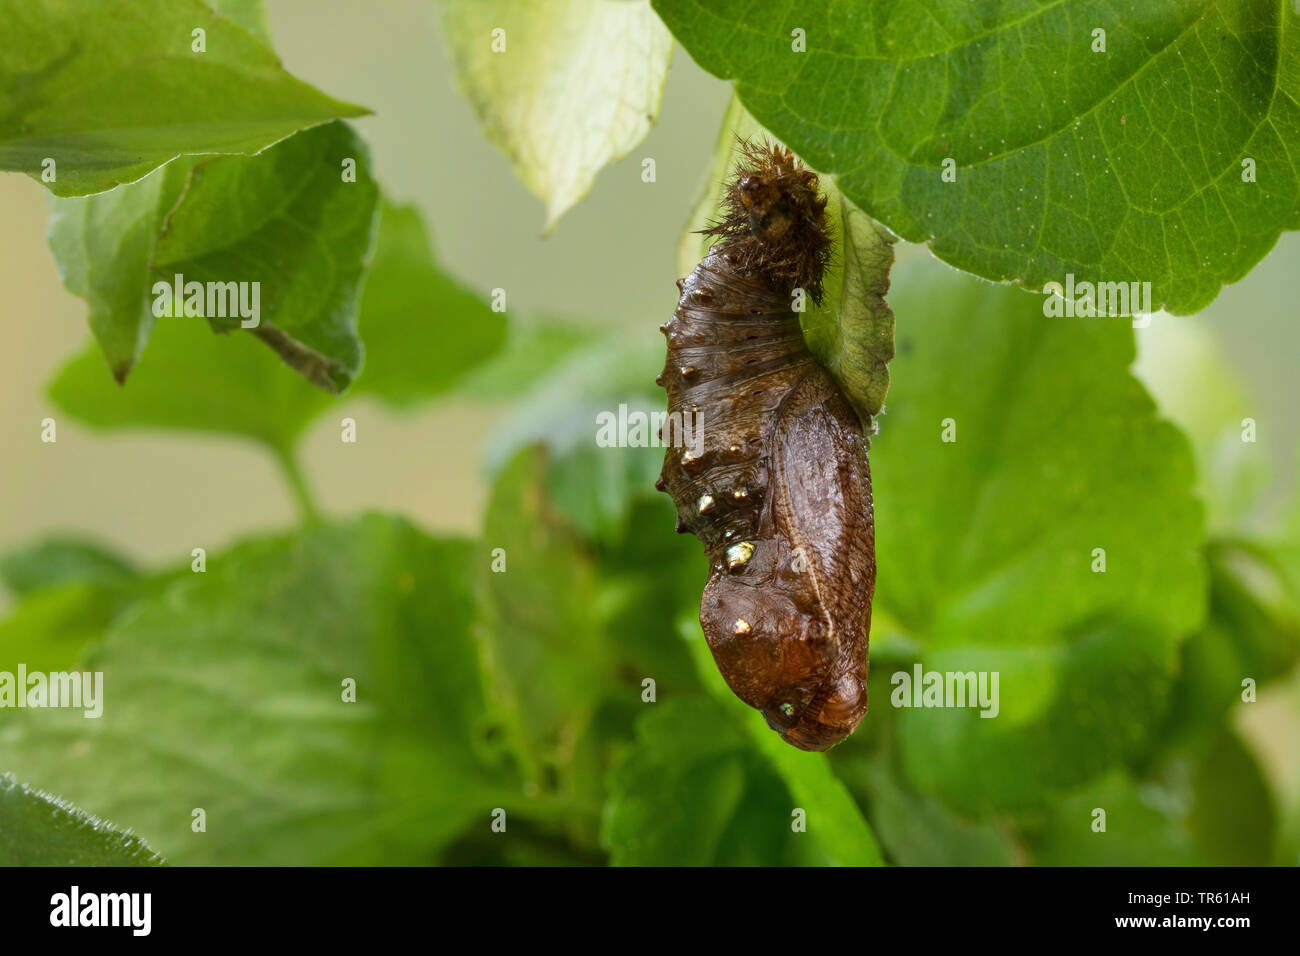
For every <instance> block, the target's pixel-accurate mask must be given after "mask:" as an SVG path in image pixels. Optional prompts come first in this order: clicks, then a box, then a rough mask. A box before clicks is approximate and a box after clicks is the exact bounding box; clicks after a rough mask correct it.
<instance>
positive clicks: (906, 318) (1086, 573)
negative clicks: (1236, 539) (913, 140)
mask: <svg viewBox="0 0 1300 956" xmlns="http://www.w3.org/2000/svg"><path fill="white" fill-rule="evenodd" d="M901 272H902V274H901V275H896V281H895V285H894V291H893V293H892V295H891V303H892V305H893V308H894V310H895V311H896V312H897V314H898V315H899V316H900V324H899V328H900V329H905V330H906V331H905V333H903V334H901V335H900V337H899V342H898V355H899V357H898V359H897V360H896V362H895V367H894V375H895V387H894V390H893V392H892V393H891V398H890V402H889V413H888V414H887V415H885V416H883V417H882V418H881V419H880V422H881V428H880V434H879V435H878V436H877V438H876V441H875V445H874V448H873V451H872V456H871V457H872V473H873V475H872V477H873V485H874V500H875V506H876V555H877V560H878V561H879V565H880V569H881V570H880V577H879V579H878V582H877V593H876V604H877V606H878V607H880V608H881V609H882V610H883V611H884V612H885V613H886V614H888V615H890V616H891V617H892V618H893V619H895V620H896V621H898V622H899V623H900V624H901V625H902V627H903V628H904V630H905V631H906V632H907V633H909V634H912V635H914V636H915V637H916V638H917V639H918V640H919V641H920V642H921V644H922V647H923V654H922V663H923V665H924V667H925V668H926V670H937V671H943V672H948V671H953V672H961V673H966V672H971V671H975V672H989V673H990V674H992V673H995V672H996V673H997V674H999V675H1000V677H999V696H1000V708H999V711H998V715H997V717H996V718H992V719H989V718H981V717H980V716H978V713H977V712H976V710H975V709H971V708H947V709H943V708H940V709H935V708H907V709H905V710H904V711H903V712H902V714H901V717H900V741H901V749H900V754H901V757H902V765H903V767H904V769H905V771H906V772H907V775H908V777H909V778H910V781H911V783H912V784H913V785H914V786H915V787H916V788H917V789H919V790H920V791H921V792H923V793H927V794H930V795H934V796H937V797H939V798H940V799H942V800H943V801H944V802H947V803H949V804H950V805H951V806H953V807H954V808H957V809H963V810H966V811H968V812H981V811H985V810H988V809H992V808H995V807H1017V806H1026V805H1032V804H1036V803H1040V802H1042V801H1044V800H1046V799H1049V798H1050V794H1051V792H1052V791H1053V789H1056V788H1062V787H1071V786H1075V785H1078V784H1080V783H1082V782H1083V781H1084V780H1086V779H1088V778H1089V777H1091V776H1094V775H1096V774H1098V773H1100V772H1101V771H1102V770H1104V769H1105V768H1106V767H1107V766H1110V765H1112V764H1114V763H1116V762H1118V761H1120V760H1121V759H1123V758H1124V757H1125V756H1128V755H1133V754H1134V753H1136V752H1137V751H1138V750H1139V749H1140V747H1141V746H1142V744H1143V741H1144V739H1145V737H1146V736H1147V735H1149V734H1150V733H1151V732H1152V730H1153V728H1154V727H1156V726H1157V725H1158V721H1157V719H1156V717H1157V715H1158V714H1160V713H1161V711H1162V710H1163V707H1164V702H1165V700H1166V696H1167V694H1168V689H1169V685H1170V683H1171V679H1172V672H1173V669H1174V663H1175V659H1176V658H1175V651H1176V648H1177V646H1178V643H1179V641H1180V640H1181V639H1182V638H1183V637H1184V636H1185V635H1186V634H1187V633H1188V632H1190V631H1192V630H1194V629H1196V628H1197V627H1198V626H1200V624H1201V622H1202V619H1203V615H1204V608H1205V580H1204V567H1203V563H1202V559H1201V556H1200V555H1201V549H1202V546H1203V545H1202V541H1203V539H1202V533H1203V532H1202V525H1201V514H1200V508H1199V506H1198V504H1197V502H1196V501H1195V500H1194V498H1193V496H1192V486H1193V481H1194V476H1193V469H1192V461H1191V454H1190V451H1189V449H1188V446H1187V442H1186V440H1185V439H1184V438H1183V437H1182V435H1181V434H1180V433H1179V432H1178V431H1177V430H1176V429H1175V428H1173V427H1172V426H1170V425H1168V424H1166V423H1162V422H1160V421H1158V420H1157V418H1156V414H1155V408H1154V406H1153V403H1152V402H1151V399H1150V398H1149V397H1148V396H1147V394H1146V393H1145V392H1144V391H1143V389H1142V387H1141V386H1140V385H1139V384H1138V383H1137V381H1136V380H1134V378H1133V377H1132V376H1131V375H1130V373H1129V371H1128V366H1129V364H1130V363H1131V362H1132V360H1133V354H1134V349H1133V336H1132V330H1131V328H1130V327H1129V323H1128V322H1116V321H1110V320H1105V319H1086V320H1085V319H1077V320H1068V319H1056V318H1048V317H1045V316H1044V315H1043V309H1042V300H1041V299H1038V298H1036V297H1032V296H1028V295H1025V294H1024V293H1021V292H1018V291H1015V290H1012V289H1007V288H998V287H995V286H989V285H986V284H983V283H979V282H976V281H974V280H972V279H970V278H968V277H964V276H961V275H959V274H957V273H955V272H952V271H950V270H947V269H944V268H942V267H941V266H939V265H937V264H934V263H920V262H918V263H916V264H915V267H913V268H908V269H904V270H901ZM945 432H947V433H948V434H947V437H949V438H952V439H955V440H948V441H946V440H944V438H945ZM1097 549H1104V552H1105V554H1104V558H1105V571H1104V572H1102V571H1101V570H1100V567H1101V565H1100V564H1099V561H1100V560H1101V553H1100V552H1098V551H1097ZM902 673H904V674H909V671H908V670H904V671H902ZM909 676H910V674H909ZM900 680H901V678H900ZM898 689H899V691H900V692H902V690H903V689H902V687H901V686H899V688H898ZM892 697H893V694H891V698H892ZM891 703H895V702H894V701H893V700H892V699H887V700H880V699H876V700H874V701H873V702H872V706H873V708H876V709H878V708H880V707H884V706H890V705H891ZM895 705H897V704H895ZM868 719H870V717H868Z"/></svg>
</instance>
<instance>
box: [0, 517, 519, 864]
mask: <svg viewBox="0 0 1300 956" xmlns="http://www.w3.org/2000/svg"><path fill="white" fill-rule="evenodd" d="M472 553H473V549H472V548H471V547H470V546H469V545H468V544H465V543H462V542H459V541H446V540H435V539H430V538H427V537H425V536H424V535H422V534H420V533H419V532H417V531H415V530H414V529H413V528H412V527H411V526H410V525H408V524H406V523H405V522H402V521H399V520H394V519H388V518H382V517H370V518H366V519H364V520H362V521H360V522H358V523H356V524H353V525H348V526H341V527H333V526H321V527H317V528H315V529H313V530H311V531H309V532H304V533H302V534H300V535H296V536H290V537H285V538H277V539H271V540H258V541H252V542H249V543H247V544H244V545H241V546H239V547H237V548H235V549H233V550H232V551H230V552H228V553H226V554H223V555H215V556H213V555H210V556H209V558H208V564H207V571H206V573H204V574H187V575H185V577H184V579H183V580H181V581H179V582H177V583H176V584H174V585H173V586H172V587H170V588H169V589H168V590H167V591H166V592H165V593H164V594H162V595H160V596H158V597H154V598H148V599H145V600H143V601H141V602H140V603H139V604H137V605H136V607H135V608H134V609H133V612H132V613H131V614H130V615H128V616H126V617H125V618H123V619H122V620H120V621H119V622H118V623H117V624H116V625H115V626H114V627H113V628H112V630H111V631H110V632H109V633H108V635H107V636H106V637H105V638H104V640H103V642H102V643H101V644H100V645H97V646H96V647H95V648H93V649H92V650H91V651H90V652H88V654H87V655H86V657H85V660H84V661H83V667H84V668H85V669H89V670H95V671H102V672H103V675H104V689H105V695H104V696H105V701H104V712H103V716H102V717H101V718H99V719H98V720H87V719H85V718H83V717H82V715H81V714H80V713H79V712H77V713H70V712H69V711H66V710H45V711H40V712H34V711H32V710H30V709H29V710H23V711H21V712H18V713H17V715H12V716H10V717H7V718H6V720H5V722H4V724H3V725H2V726H0V766H4V767H6V768H8V769H11V770H13V771H15V772H16V773H17V774H18V776H20V777H21V778H22V779H25V780H28V781H31V782H32V783H33V784H35V785H39V786H41V787H44V788H46V789H48V790H51V791H53V792H56V793H59V794H60V795H61V796H63V797H65V798H68V799H71V800H73V801H74V802H76V803H77V804H78V805H80V806H83V807H85V808H86V809H88V810H90V811H92V812H95V813H99V814H103V815H105V816H108V817H110V818H112V819H114V820H117V821H119V822H120V823H123V824H128V825H130V826H132V827H134V828H135V829H136V830H138V831H139V832H141V833H143V834H146V835H147V836H148V837H149V839H150V840H151V842H152V843H153V844H154V845H155V846H157V847H158V848H159V850H160V851H161V852H163V853H164V854H165V855H166V856H167V858H168V859H169V860H171V861H173V862H176V863H181V864H286V863H293V864H312V863H357V864H361V863H375V862H380V861H382V862H384V863H387V864H394V863H399V862H404V863H411V862H430V861H432V859H433V857H434V854H436V852H437V850H438V848H439V847H441V846H443V845H445V844H446V843H447V842H448V841H449V840H451V839H453V838H454V837H455V836H456V835H457V834H458V833H459V832H460V831H461V830H462V829H463V828H464V827H465V825H466V824H467V823H468V822H469V821H470V820H479V821H481V822H482V826H484V827H486V826H487V825H488V822H489V819H490V815H491V812H492V809H493V808H494V807H497V806H502V807H508V808H509V809H511V810H515V809H521V810H524V811H526V809H527V808H526V804H527V800H526V798H523V797H521V796H520V795H519V784H518V781H517V779H515V780H514V781H513V782H512V778H511V777H510V776H509V775H508V774H506V773H505V771H504V770H502V769H501V761H500V755H499V753H498V752H497V751H496V750H494V749H493V748H492V747H491V746H490V745H489V744H487V743H486V737H487V735H488V732H489V729H490V718H489V716H488V714H487V710H486V702H485V699H484V695H483V691H482V675H481V673H480V670H479V663H478V652H477V649H476V647H475V646H474V642H473V640H472V638H471V636H470V626H471V618H472V614H473V600H472V594H471V584H470V581H469V579H468V574H469V568H470V562H471V557H472ZM349 679H351V680H354V681H355V694H356V701H355V703H351V702H348V701H347V700H345V693H346V691H347V686H346V685H345V681H347V680H349ZM195 808H202V809H203V810H204V811H205V812H206V831H205V832H195V831H194V830H193V829H191V824H192V819H193V816H192V812H193V810H194V809H195Z"/></svg>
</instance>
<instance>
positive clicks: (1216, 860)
mask: <svg viewBox="0 0 1300 956" xmlns="http://www.w3.org/2000/svg"><path fill="white" fill-rule="evenodd" d="M1097 809H1101V810H1104V811H1105V812H1106V818H1105V825H1106V828H1105V832H1100V831H1098V830H1094V826H1095V824H1094V819H1096V816H1095V810H1097ZM1276 819H1277V814H1276V811H1275V810H1274V807H1273V799H1272V796H1271V794H1270V793H1269V789H1268V785H1267V783H1266V782H1265V781H1264V778H1263V775H1262V774H1261V772H1260V768H1259V764H1258V763H1257V762H1256V760H1255V758H1254V757H1253V756H1252V755H1251V754H1250V752H1249V751H1247V750H1246V748H1245V747H1244V746H1243V745H1242V742H1241V740H1240V738H1238V737H1237V736H1236V735H1235V734H1233V733H1231V732H1230V731H1227V730H1221V731H1220V732H1219V733H1217V734H1214V735H1213V736H1211V737H1209V738H1207V739H1205V740H1204V741H1202V742H1200V743H1199V744H1198V745H1197V746H1196V747H1195V748H1194V749H1192V750H1190V751H1187V752H1184V753H1179V754H1175V755H1173V756H1170V757H1167V758H1166V759H1165V760H1164V762H1163V763H1162V764H1161V765H1159V766H1158V767H1156V768H1155V769H1154V773H1153V774H1152V775H1151V776H1150V777H1149V778H1147V779H1142V780H1137V779H1134V778H1132V777H1128V776H1126V775H1124V774H1122V773H1118V772H1117V773H1112V774H1109V775H1107V776H1106V777H1105V778H1103V779H1100V780H1097V781H1095V782H1093V783H1092V784H1089V785H1088V786H1087V787H1085V788H1083V789H1081V790H1080V791H1078V792H1075V793H1072V794H1069V795H1067V796H1065V797H1063V798H1060V799H1058V800H1056V801H1054V803H1053V805H1052V809H1051V811H1050V812H1049V814H1048V816H1047V818H1046V822H1045V824H1044V826H1043V827H1042V828H1041V832H1040V833H1039V834H1038V838H1037V839H1038V841H1039V843H1040V846H1039V854H1038V857H1037V861H1036V862H1038V863H1039V864H1042V865H1047V866H1061V865H1067V866H1267V865H1269V864H1270V863H1271V862H1272V856H1273V840H1274V834H1275V832H1276Z"/></svg>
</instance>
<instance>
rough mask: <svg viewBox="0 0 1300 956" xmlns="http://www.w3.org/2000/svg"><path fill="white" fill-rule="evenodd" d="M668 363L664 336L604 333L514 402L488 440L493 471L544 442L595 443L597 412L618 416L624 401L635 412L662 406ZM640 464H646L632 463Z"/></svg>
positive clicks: (565, 450) (558, 445)
mask: <svg viewBox="0 0 1300 956" xmlns="http://www.w3.org/2000/svg"><path fill="white" fill-rule="evenodd" d="M663 363H664V346H663V342H662V341H661V340H658V337H654V338H651V337H649V336H641V337H632V338H629V337H628V336H626V335H621V336H611V335H603V336H600V337H598V338H595V339H593V340H591V341H590V342H589V343H588V344H587V345H585V346H583V347H582V348H576V349H573V350H572V351H570V352H569V353H568V354H567V355H566V356H565V357H564V359H563V360H562V361H560V362H559V363H558V364H556V365H555V366H553V367H552V368H551V369H549V370H548V371H547V373H546V374H545V375H543V376H541V377H540V378H538V379H537V380H536V381H535V383H534V384H533V385H532V386H531V387H529V388H528V389H526V390H525V391H524V392H523V394H522V395H521V396H520V397H519V399H518V400H517V401H516V402H515V403H514V410H513V412H512V413H511V415H510V416H509V417H508V418H507V419H506V421H505V422H504V423H503V424H502V425H501V426H500V427H499V428H498V429H497V430H496V431H495V432H494V434H493V436H492V438H491V439H490V441H489V442H488V447H487V451H486V453H485V455H484V458H485V465H486V467H487V470H488V472H489V473H490V474H496V473H498V472H500V471H501V469H502V468H503V467H504V465H505V463H506V462H508V461H509V460H510V459H511V458H512V457H513V456H514V454H515V453H516V452H517V451H518V450H519V449H520V448H523V447H525V446H528V445H533V444H543V445H545V446H546V448H547V449H549V450H550V451H551V452H553V453H554V454H555V455H557V456H563V455H567V454H569V453H571V452H573V451H575V450H581V449H585V448H590V447H591V446H593V445H594V444H595V440H596V435H597V431H598V428H599V423H600V420H599V419H598V418H597V416H598V415H600V414H602V413H613V414H615V415H617V414H618V411H619V405H620V404H626V405H627V406H628V411H629V412H633V411H639V412H645V413H647V414H648V413H650V412H652V411H662V410H663V409H664V406H665V399H664V393H663V390H662V389H661V388H659V387H658V386H657V385H655V376H656V375H658V374H659V372H660V370H661V369H662V368H663ZM600 451H602V452H604V453H606V454H608V455H611V456H614V457H618V456H621V455H625V454H626V453H627V450H626V449H618V448H601V449H600ZM642 452H654V453H655V454H657V455H658V457H659V458H660V459H661V460H662V457H663V452H662V449H653V448H651V449H639V450H638V451H637V454H638V455H640V454H641V453H642ZM613 467H615V468H617V467H618V466H617V465H615V466H613ZM640 467H645V466H644V465H631V466H629V468H640ZM653 480H654V479H653V476H652V477H651V482H652V483H653Z"/></svg>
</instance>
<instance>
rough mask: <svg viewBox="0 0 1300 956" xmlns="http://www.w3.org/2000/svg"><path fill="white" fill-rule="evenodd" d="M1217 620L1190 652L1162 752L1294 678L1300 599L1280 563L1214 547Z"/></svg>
mask: <svg viewBox="0 0 1300 956" xmlns="http://www.w3.org/2000/svg"><path fill="white" fill-rule="evenodd" d="M1206 559H1207V561H1208V564H1209V570H1210V617H1209V620H1208V621H1207V622H1206V626H1205V627H1204V628H1203V629H1202V630H1200V631H1198V632H1197V633H1196V634H1194V635H1192V637H1191V638H1190V639H1189V640H1188V641H1187V643H1186V644H1184V645H1183V648H1182V663H1181V667H1180V669H1179V674H1178V680H1177V683H1176V684H1175V685H1174V688H1173V693H1172V696H1171V700H1170V706H1169V712H1168V714H1167V715H1166V716H1165V718H1164V733H1163V734H1162V736H1161V738H1160V740H1159V741H1158V742H1159V743H1160V744H1162V745H1165V746H1168V744H1169V743H1170V742H1173V741H1186V740H1189V739H1192V738H1195V737H1197V736H1200V735H1203V734H1206V733H1210V732H1212V731H1214V730H1216V729H1217V728H1218V727H1219V726H1220V724H1221V723H1222V721H1223V719H1224V715H1225V714H1226V713H1227V712H1228V710H1229V709H1230V708H1231V707H1232V706H1233V705H1235V704H1237V703H1239V702H1240V701H1241V700H1242V694H1243V693H1244V689H1243V688H1244V686H1245V684H1244V682H1245V680H1246V679H1247V678H1249V679H1250V680H1252V681H1254V682H1255V684H1256V685H1261V684H1264V683H1266V682H1268V681H1271V680H1274V679H1277V678H1280V677H1283V676H1285V675H1286V674H1288V673H1289V672H1291V669H1292V668H1293V667H1294V666H1295V663H1296V660H1297V659H1298V658H1300V593H1297V591H1296V584H1295V583H1292V582H1290V581H1289V579H1288V577H1287V575H1286V572H1285V570H1284V568H1283V567H1282V565H1281V563H1280V562H1279V560H1278V558H1277V556H1276V555H1275V554H1274V553H1273V552H1272V551H1271V550H1270V549H1268V548H1266V547H1264V546H1261V545H1257V544H1251V543H1247V542H1228V541H1213V542H1211V543H1210V544H1209V545H1208V546H1207V548H1206Z"/></svg>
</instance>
